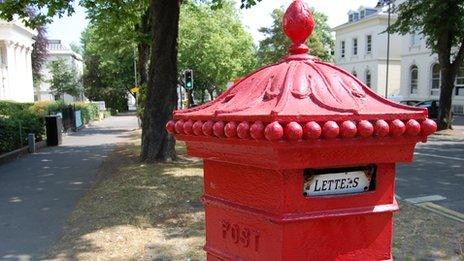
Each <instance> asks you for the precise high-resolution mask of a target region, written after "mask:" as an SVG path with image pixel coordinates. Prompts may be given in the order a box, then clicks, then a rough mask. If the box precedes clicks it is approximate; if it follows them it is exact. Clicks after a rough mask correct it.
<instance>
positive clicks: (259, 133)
mask: <svg viewBox="0 0 464 261" xmlns="http://www.w3.org/2000/svg"><path fill="white" fill-rule="evenodd" d="M264 128H265V126H264V123H263V122H261V121H257V122H255V123H253V125H251V127H250V135H251V137H252V138H253V139H255V140H262V139H264Z"/></svg>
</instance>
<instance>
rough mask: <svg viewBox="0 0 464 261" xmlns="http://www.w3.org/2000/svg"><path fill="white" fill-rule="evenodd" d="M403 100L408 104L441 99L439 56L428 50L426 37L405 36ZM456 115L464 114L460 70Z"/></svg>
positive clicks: (463, 79)
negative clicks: (409, 102) (413, 101)
mask: <svg viewBox="0 0 464 261" xmlns="http://www.w3.org/2000/svg"><path fill="white" fill-rule="evenodd" d="M401 50H402V55H401V96H402V97H403V99H405V100H418V101H425V100H439V99H440V85H441V77H440V64H439V61H438V55H436V54H433V53H432V51H431V50H430V49H428V48H427V46H426V40H425V39H424V37H422V36H421V35H418V34H408V35H405V36H402V46H401ZM453 95H454V97H453V111H454V112H455V113H459V114H462V113H463V108H464V67H461V69H460V70H459V73H458V76H457V78H456V82H455V91H454V94H453Z"/></svg>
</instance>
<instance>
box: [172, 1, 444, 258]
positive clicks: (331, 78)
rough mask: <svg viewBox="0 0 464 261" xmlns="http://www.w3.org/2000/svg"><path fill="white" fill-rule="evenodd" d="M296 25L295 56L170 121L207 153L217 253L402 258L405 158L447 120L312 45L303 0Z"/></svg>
mask: <svg viewBox="0 0 464 261" xmlns="http://www.w3.org/2000/svg"><path fill="white" fill-rule="evenodd" d="M284 28H285V32H286V34H287V35H288V36H289V37H290V38H291V40H292V41H293V44H292V46H291V47H290V54H289V55H288V56H287V57H284V58H283V59H282V60H281V61H279V62H278V63H277V64H274V65H270V66H267V67H265V68H262V69H260V70H258V71H256V72H254V73H253V74H251V75H249V76H247V77H245V78H243V79H242V80H240V81H239V82H237V83H236V84H235V85H234V86H233V87H232V88H230V89H229V90H228V91H226V92H225V93H224V94H222V95H221V96H220V97H218V98H217V99H216V100H214V101H212V102H210V103H207V104H205V105H203V106H199V107H197V108H194V109H190V110H184V111H176V112H175V113H174V119H173V120H172V121H170V122H169V123H168V124H167V129H168V131H169V132H171V133H173V134H174V135H175V137H176V139H178V140H183V141H185V142H186V144H187V149H188V153H189V154H190V155H192V156H195V157H201V158H203V159H204V196H203V202H204V205H205V211H206V245H205V250H206V252H207V256H208V260H391V259H392V255H391V245H392V233H393V232H392V231H393V213H394V212H395V211H397V210H398V204H397V202H396V200H395V197H394V190H395V188H394V187H395V182H394V181H395V166H396V164H397V163H400V162H411V161H412V158H413V153H414V148H415V145H416V144H417V143H418V142H420V141H424V142H425V141H426V139H427V136H428V135H430V134H432V133H433V132H435V131H436V124H435V122H433V121H431V120H429V119H427V118H426V117H427V111H426V110H423V109H418V108H412V107H408V106H403V105H400V104H396V103H393V102H391V101H388V100H386V99H383V98H382V97H379V96H378V95H376V94H375V93H374V92H372V91H371V90H370V89H369V88H368V87H367V86H365V85H364V84H363V83H362V82H361V81H359V80H358V79H356V77H354V76H352V75H350V74H349V73H348V72H346V71H344V70H341V69H339V68H337V67H335V66H333V65H331V64H328V63H325V62H323V61H321V60H319V59H318V58H316V57H314V56H311V55H308V54H307V51H308V47H307V46H306V45H304V42H305V41H306V38H307V37H308V36H309V35H310V34H311V32H312V30H313V28H314V21H313V19H312V15H311V12H310V10H309V8H308V7H307V6H306V5H305V4H304V3H302V2H301V1H300V0H296V1H295V2H293V3H292V4H291V6H290V7H289V9H288V10H287V13H286V15H285V18H284Z"/></svg>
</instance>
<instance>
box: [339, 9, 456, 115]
mask: <svg viewBox="0 0 464 261" xmlns="http://www.w3.org/2000/svg"><path fill="white" fill-rule="evenodd" d="M402 2H403V1H402V0H398V1H396V4H401V3H402ZM387 10H388V9H387V7H380V8H365V7H361V8H359V9H358V10H357V11H350V12H349V13H348V22H347V23H345V24H343V25H340V26H337V27H336V28H334V31H335V33H336V51H335V56H336V57H335V62H336V64H337V65H339V66H341V67H343V68H345V69H346V70H348V71H349V72H351V73H353V74H355V75H356V76H358V78H359V79H360V80H362V81H364V82H365V83H366V84H367V85H369V86H371V87H372V88H373V89H374V90H376V91H377V93H379V94H380V95H385V86H386V83H385V82H386V60H387V59H386V58H387V34H386V33H383V32H384V31H385V29H386V28H387V26H388V13H387ZM396 17H397V16H396V14H392V21H391V22H392V23H394V22H395V20H396ZM389 68H390V69H389V70H390V72H389V84H388V85H389V88H388V97H392V96H398V98H400V99H402V100H414V101H426V100H438V99H439V98H440V97H439V96H440V85H441V77H440V65H439V62H438V56H437V55H436V54H433V52H432V51H431V50H430V49H429V48H427V45H426V40H425V39H424V37H422V36H421V35H419V34H415V33H413V34H407V35H404V36H401V35H398V34H393V35H391V47H390V66H389ZM455 85H456V88H455V92H454V97H453V110H454V112H455V113H460V114H462V113H463V112H464V67H462V68H461V69H460V70H459V75H458V77H457V79H456V84H455Z"/></svg>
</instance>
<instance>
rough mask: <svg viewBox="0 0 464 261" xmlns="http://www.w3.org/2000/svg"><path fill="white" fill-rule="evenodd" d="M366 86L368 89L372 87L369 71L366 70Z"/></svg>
mask: <svg viewBox="0 0 464 261" xmlns="http://www.w3.org/2000/svg"><path fill="white" fill-rule="evenodd" d="M366 85H367V87H369V88H371V86H372V75H371V71H370V70H369V69H367V70H366Z"/></svg>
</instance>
